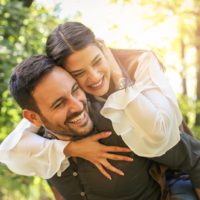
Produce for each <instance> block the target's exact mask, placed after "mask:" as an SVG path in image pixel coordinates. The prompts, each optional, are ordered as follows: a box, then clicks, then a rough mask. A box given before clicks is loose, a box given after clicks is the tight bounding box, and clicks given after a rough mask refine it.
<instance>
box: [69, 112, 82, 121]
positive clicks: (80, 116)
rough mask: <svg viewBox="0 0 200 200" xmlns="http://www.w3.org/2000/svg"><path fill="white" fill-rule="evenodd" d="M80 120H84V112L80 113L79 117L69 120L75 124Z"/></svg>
mask: <svg viewBox="0 0 200 200" xmlns="http://www.w3.org/2000/svg"><path fill="white" fill-rule="evenodd" d="M82 119H84V112H82V113H81V114H80V115H78V116H77V117H74V118H73V119H72V120H70V123H77V122H78V121H81V120H82Z"/></svg>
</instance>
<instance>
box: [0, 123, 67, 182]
mask: <svg viewBox="0 0 200 200" xmlns="http://www.w3.org/2000/svg"><path fill="white" fill-rule="evenodd" d="M37 131H38V128H37V127H35V126H34V125H33V124H31V123H30V122H29V121H28V120H26V119H23V120H22V121H21V122H20V123H19V125H18V126H17V127H16V129H15V130H14V131H13V132H12V133H10V134H9V135H8V136H7V137H6V138H5V140H4V141H3V142H2V143H1V145H0V162H2V163H4V164H5V165H7V167H8V168H9V169H10V170H11V171H13V172H14V173H17V174H20V175H25V176H40V177H42V178H44V179H49V178H51V177H52V176H53V175H55V174H56V173H57V174H58V175H60V174H61V173H62V172H63V171H64V170H65V169H66V168H67V167H68V166H69V161H68V158H67V157H66V156H65V155H64V152H63V151H64V148H65V147H66V145H67V144H68V142H66V141H60V140H55V139H54V140H49V139H46V138H43V137H40V136H39V135H37V134H35V133H36V132H37Z"/></svg>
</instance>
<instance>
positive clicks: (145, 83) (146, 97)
mask: <svg viewBox="0 0 200 200" xmlns="http://www.w3.org/2000/svg"><path fill="white" fill-rule="evenodd" d="M134 79H135V83H134V85H133V86H130V87H128V88H126V89H124V90H119V91H117V92H115V93H113V94H111V95H110V96H109V97H108V99H107V100H106V103H105V104H104V107H103V108H102V110H101V114H102V115H103V116H104V117H106V118H108V119H110V120H111V122H112V125H113V128H114V130H115V131H116V133H117V134H118V135H121V137H122V139H123V140H124V142H125V143H126V144H127V145H128V146H129V148H130V149H131V150H132V151H133V152H134V153H136V154H137V155H139V156H144V157H155V156H160V155H163V154H164V153H165V152H166V151H168V150H169V149H170V148H172V147H173V146H174V145H176V144H177V143H178V141H179V140H180V131H179V126H180V124H181V122H182V115H181V112H180V110H179V106H178V103H177V99H176V96H175V94H174V92H173V91H172V89H171V87H170V85H169V83H168V81H167V80H166V78H165V76H164V73H163V71H162V68H161V66H160V65H159V63H158V60H157V59H156V57H155V56H154V55H153V54H152V53H151V52H146V53H143V54H142V55H141V57H140V58H139V65H138V67H137V69H136V72H135V77H134Z"/></svg>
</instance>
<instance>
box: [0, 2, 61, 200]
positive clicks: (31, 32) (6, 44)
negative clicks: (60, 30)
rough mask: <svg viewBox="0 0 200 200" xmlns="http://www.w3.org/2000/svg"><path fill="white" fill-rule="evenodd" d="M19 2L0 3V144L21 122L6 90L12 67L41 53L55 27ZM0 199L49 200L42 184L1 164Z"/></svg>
mask: <svg viewBox="0 0 200 200" xmlns="http://www.w3.org/2000/svg"><path fill="white" fill-rule="evenodd" d="M22 3H23V2H22V1H18V0H0V4H1V6H0V19H1V20H0V27H1V28H0V142H1V141H2V140H3V139H4V138H5V137H6V136H7V135H8V134H9V133H10V132H11V131H12V130H13V129H14V127H15V126H16V124H17V123H18V122H19V121H20V119H21V109H20V108H19V107H18V106H17V105H16V103H15V102H14V101H13V99H12V97H11V96H10V93H9V90H8V82H9V76H10V74H11V71H12V68H13V67H14V66H16V65H17V64H18V63H19V62H21V61H22V60H23V59H25V58H27V57H29V56H31V55H33V54H42V53H44V46H45V42H46V37H47V36H48V34H49V33H50V31H51V30H52V29H53V28H54V27H55V26H56V25H57V24H58V20H57V19H56V17H55V16H54V15H53V13H52V14H50V13H49V11H48V10H46V9H45V8H44V7H41V6H38V5H36V4H33V5H32V7H31V8H26V7H23V4H22ZM0 177H1V179H0V185H1V187H0V199H2V200H4V199H5V200H13V199H20V200H27V199H29V200H36V199H52V195H51V193H50V190H49V188H48V186H47V184H46V182H45V181H43V180H41V179H40V178H38V177H23V176H17V175H15V174H13V173H12V172H10V171H9V170H8V169H7V168H6V167H5V166H3V165H0Z"/></svg>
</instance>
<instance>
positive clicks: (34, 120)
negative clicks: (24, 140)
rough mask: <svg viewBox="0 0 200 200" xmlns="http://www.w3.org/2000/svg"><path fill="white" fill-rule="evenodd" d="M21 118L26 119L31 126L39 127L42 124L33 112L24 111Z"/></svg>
mask: <svg viewBox="0 0 200 200" xmlns="http://www.w3.org/2000/svg"><path fill="white" fill-rule="evenodd" d="M23 117H24V118H26V119H28V120H29V121H30V122H31V123H32V124H34V125H35V126H37V127H41V126H42V124H43V123H42V120H41V118H40V116H39V115H38V114H37V113H36V112H34V111H31V110H28V109H24V110H23Z"/></svg>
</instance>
